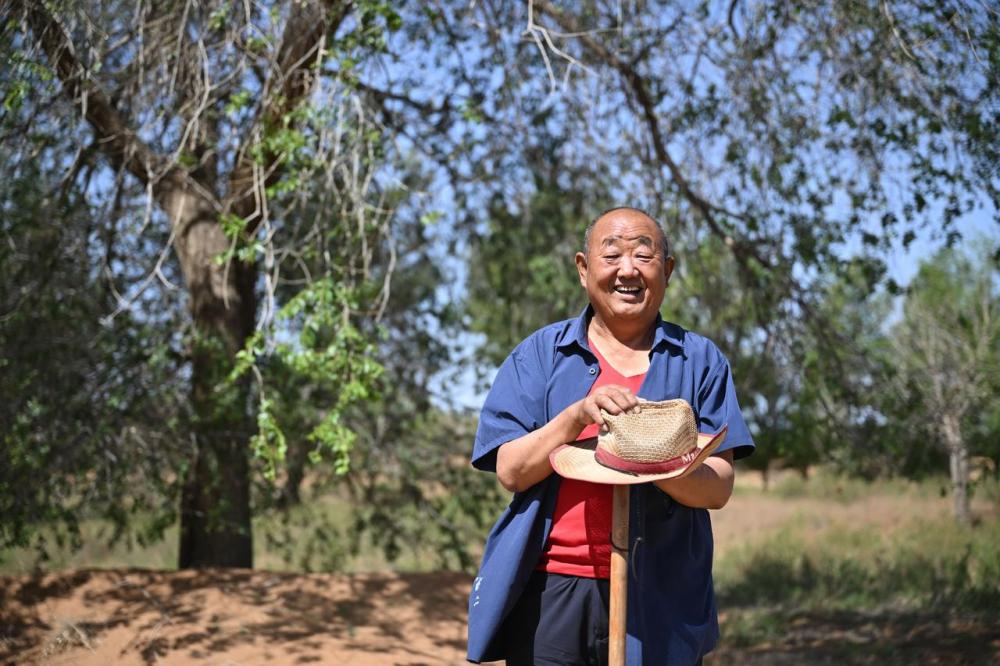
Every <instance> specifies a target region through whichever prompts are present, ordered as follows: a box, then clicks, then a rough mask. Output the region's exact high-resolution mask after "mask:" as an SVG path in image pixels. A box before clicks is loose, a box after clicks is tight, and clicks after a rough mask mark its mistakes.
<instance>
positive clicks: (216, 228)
mask: <svg viewBox="0 0 1000 666" xmlns="http://www.w3.org/2000/svg"><path fill="white" fill-rule="evenodd" d="M161 205H162V206H163V209H164V210H165V211H166V213H167V215H168V216H169V218H170V220H171V225H172V228H173V231H174V250H175V251H176V253H177V258H178V260H179V261H180V265H181V270H182V272H183V273H184V279H185V283H186V285H187V289H188V308H189V311H190V313H191V318H192V321H193V322H194V341H193V343H192V345H191V403H192V406H193V407H194V410H193V411H194V414H195V418H196V419H197V422H196V424H195V433H196V434H195V442H194V444H195V451H194V456H193V458H192V460H191V464H190V466H189V468H188V469H187V475H186V477H185V480H184V484H183V486H182V489H181V506H180V542H179V549H178V558H177V564H178V566H179V567H180V568H182V569H186V568H192V567H252V566H253V541H252V536H251V534H252V533H251V525H250V470H249V461H248V458H247V447H246V442H247V439H248V437H249V436H250V434H251V430H252V423H251V419H250V417H249V412H248V409H247V402H248V387H247V384H246V382H238V383H237V384H235V385H232V384H229V383H227V381H226V375H227V374H228V372H229V370H230V369H231V368H232V363H233V358H234V357H235V355H236V352H237V351H239V350H240V349H241V348H242V347H243V345H244V343H245V341H246V339H247V337H249V336H250V335H251V334H252V332H253V326H254V320H255V317H256V313H257V295H256V293H255V292H254V289H253V285H254V278H255V269H254V267H253V266H252V265H249V266H248V265H246V264H243V263H240V262H236V261H233V262H232V263H230V264H229V265H228V266H226V265H219V264H218V262H216V261H215V257H216V256H218V255H219V254H221V253H222V252H224V251H225V250H226V249H227V248H228V245H229V239H228V238H226V236H225V234H224V233H223V231H222V228H221V226H220V225H219V223H218V216H217V213H216V212H215V210H214V208H213V206H212V205H211V202H209V201H207V200H205V199H204V198H202V197H201V196H200V195H199V194H198V192H196V191H195V190H194V189H193V188H188V187H185V186H184V184H183V183H177V184H176V186H175V187H172V188H170V189H169V190H167V192H166V193H165V195H164V196H163V197H162V198H161Z"/></svg>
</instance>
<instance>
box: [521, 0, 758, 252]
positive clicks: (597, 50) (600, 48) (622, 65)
mask: <svg viewBox="0 0 1000 666" xmlns="http://www.w3.org/2000/svg"><path fill="white" fill-rule="evenodd" d="M534 6H535V9H536V10H537V11H540V12H541V13H544V14H546V15H548V16H549V17H551V18H552V20H554V21H555V22H556V23H557V24H559V26H560V27H562V29H563V30H565V31H566V32H567V33H570V34H573V35H575V36H576V38H577V39H579V40H580V43H581V44H583V46H584V47H585V48H586V49H587V50H588V51H590V52H591V53H592V54H593V55H594V56H595V57H597V58H598V59H599V60H601V61H602V62H604V63H605V64H607V65H608V66H610V67H611V68H613V69H614V70H616V71H617V72H618V73H619V75H621V77H622V78H623V79H624V81H625V82H626V84H627V85H628V89H629V90H630V91H631V92H632V95H633V96H634V97H635V99H636V101H637V102H638V103H639V106H640V108H641V111H642V117H643V120H644V122H645V124H646V127H647V128H648V129H649V135H650V139H651V141H652V144H653V151H654V153H655V155H656V159H657V161H658V162H659V163H660V164H662V165H663V166H665V167H666V168H667V171H669V173H670V177H671V179H672V180H673V181H674V184H675V185H676V186H677V188H678V190H679V191H680V192H681V194H682V196H683V197H684V198H685V199H687V200H688V202H689V203H691V205H693V206H694V208H695V209H696V210H697V211H698V212H699V213H701V216H702V218H703V219H704V220H705V223H706V224H708V226H709V229H711V231H712V233H714V234H715V235H716V236H718V237H720V238H721V239H723V241H724V242H725V243H726V245H727V246H728V247H730V248H731V249H732V250H733V253H734V254H735V255H737V257H738V258H740V259H741V260H742V261H745V259H746V255H749V256H752V257H753V258H754V259H755V260H756V261H757V262H758V263H759V264H760V265H761V266H763V267H765V268H768V269H770V268H773V266H772V265H771V262H770V261H769V260H767V259H765V258H764V256H763V255H762V254H761V253H760V251H759V249H758V248H757V247H756V246H755V245H754V244H752V243H750V242H748V241H746V240H743V239H737V238H734V237H733V235H732V234H731V233H730V232H729V231H728V230H727V229H725V228H724V227H723V223H722V222H721V221H720V220H719V219H718V218H717V216H716V215H717V214H718V215H723V216H725V217H730V218H734V219H738V220H744V219H745V218H744V217H743V216H741V215H739V214H738V213H734V212H732V211H729V210H726V209H725V208H723V207H721V206H718V205H716V204H713V203H711V202H710V201H708V200H707V199H706V198H705V197H704V196H702V195H701V194H700V193H698V192H697V191H695V189H694V187H693V186H692V185H691V183H690V182H689V181H688V180H687V178H686V177H685V176H684V174H683V172H682V171H681V169H680V167H679V166H678V165H677V163H676V162H674V160H673V158H672V157H671V156H670V152H669V151H668V150H667V145H666V141H665V138H664V136H663V131H662V129H661V127H660V121H659V118H658V117H657V114H656V102H655V101H654V100H653V97H652V95H651V94H650V91H649V86H648V85H647V81H646V79H645V78H644V77H642V76H641V75H640V74H639V73H638V72H637V71H636V69H635V67H634V66H633V64H632V63H630V62H627V61H625V60H622V59H621V58H619V57H618V56H617V55H616V54H615V53H613V52H611V51H610V50H608V48H607V47H606V46H605V45H604V44H603V43H601V42H600V41H598V40H596V39H594V37H593V35H592V34H591V33H589V32H587V31H585V30H583V29H582V27H581V26H579V25H578V24H577V23H576V21H575V20H574V19H573V18H572V17H571V16H569V15H567V14H566V13H564V12H563V11H562V10H561V9H559V8H558V7H555V6H554V5H553V4H552V3H550V2H548V0H534Z"/></svg>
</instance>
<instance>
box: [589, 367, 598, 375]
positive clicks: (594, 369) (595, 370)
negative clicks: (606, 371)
mask: <svg viewBox="0 0 1000 666" xmlns="http://www.w3.org/2000/svg"><path fill="white" fill-rule="evenodd" d="M588 372H589V373H590V374H592V375H596V374H597V369H596V368H591V369H590V370H588Z"/></svg>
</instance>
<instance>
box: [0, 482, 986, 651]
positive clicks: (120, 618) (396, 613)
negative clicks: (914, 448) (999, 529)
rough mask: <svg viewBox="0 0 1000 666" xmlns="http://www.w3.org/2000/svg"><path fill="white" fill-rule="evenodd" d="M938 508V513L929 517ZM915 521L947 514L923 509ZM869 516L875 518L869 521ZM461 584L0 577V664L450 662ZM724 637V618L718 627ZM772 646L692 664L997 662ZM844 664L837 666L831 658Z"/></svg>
mask: <svg viewBox="0 0 1000 666" xmlns="http://www.w3.org/2000/svg"><path fill="white" fill-rule="evenodd" d="M912 502H913V500H912V499H901V500H900V502H899V506H898V507H896V506H895V504H894V503H892V502H890V503H886V501H885V500H884V499H883V500H881V501H880V502H879V505H878V506H877V507H875V506H869V505H868V504H866V502H864V501H862V502H856V503H850V504H845V505H842V506H840V505H833V506H831V505H830V504H829V503H825V505H824V506H823V507H822V508H823V511H822V518H815V519H816V520H822V521H835V522H836V521H848V522H853V521H855V520H858V519H859V518H860V517H862V516H867V519H868V521H872V520H874V522H876V523H883V524H884V525H885V526H886V528H889V527H890V526H891V525H892V524H893V522H894V521H898V520H899V519H900V516H901V515H903V514H904V513H905V514H909V515H912V512H913V509H914V507H913V506H912ZM740 504H742V506H740V507H739V509H734V510H732V511H730V510H729V509H728V508H727V509H726V510H724V511H723V512H721V513H719V514H717V515H716V516H715V531H716V538H717V546H718V548H719V549H720V550H721V549H725V548H727V547H731V546H732V545H734V544H735V543H738V542H740V541H743V540H746V539H747V538H754V537H759V538H762V537H764V536H765V535H766V534H767V533H769V532H772V531H773V529H775V528H777V527H780V525H781V524H783V523H784V522H785V521H788V520H793V519H796V516H802V515H805V516H811V515H816V514H814V513H813V512H812V511H811V508H810V506H809V501H808V500H797V501H794V502H789V501H785V500H781V499H779V498H771V497H757V498H753V499H749V500H746V501H744V502H741V503H740ZM942 505H944V507H943V508H941V506H942ZM926 510H927V511H937V510H945V511H946V510H947V506H946V504H944V503H943V502H941V503H938V502H933V503H930V504H928V506H927V507H926ZM873 516H874V517H875V518H873ZM469 584H470V577H469V576H468V575H466V574H459V573H447V572H439V573H429V574H393V573H384V574H357V575H346V574H290V573H272V572H266V571H229V570H204V571H182V572H173V571H147V570H78V571H68V572H61V573H47V574H37V575H21V576H0V664H81V665H84V666H87V665H94V666H107V665H108V664H187V663H197V664H219V665H236V664H241V665H242V664H247V665H249V664H269V665H271V666H284V665H291V664H310V663H316V664H336V665H338V666H341V665H343V666H346V665H354V664H357V665H359V666H376V665H383V664H384V665H388V664H393V665H401V666H402V665H407V666H416V665H417V664H459V663H464V661H463V654H464V648H465V604H466V595H467V592H468V588H469ZM722 620H723V632H725V622H726V616H725V613H723V615H722ZM791 625H792V626H791V627H789V630H788V631H787V632H786V633H785V635H784V636H783V638H782V639H781V640H780V641H777V642H774V643H769V644H764V645H758V646H754V647H753V648H746V649H736V648H731V647H726V646H725V645H724V646H723V647H721V648H720V649H719V650H717V651H716V652H715V653H713V655H711V657H710V659H708V660H706V662H707V663H708V664H710V665H715V666H722V665H729V664H733V665H735V664H777V665H784V664H789V665H790V664H831V665H832V664H841V663H854V664H887V663H888V664H979V663H982V664H988V663H993V664H996V663H1000V627H998V626H996V625H995V624H992V625H991V624H989V623H982V622H980V623H976V622H975V621H972V622H970V621H968V620H961V621H959V620H956V619H954V618H948V617H926V616H923V617H914V616H906V615H894V616H864V615H858V614H854V615H839V616H838V615H832V616H831V615H827V616H809V615H806V614H803V615H802V616H800V617H795V618H793V620H792V622H791ZM845 655H846V656H845Z"/></svg>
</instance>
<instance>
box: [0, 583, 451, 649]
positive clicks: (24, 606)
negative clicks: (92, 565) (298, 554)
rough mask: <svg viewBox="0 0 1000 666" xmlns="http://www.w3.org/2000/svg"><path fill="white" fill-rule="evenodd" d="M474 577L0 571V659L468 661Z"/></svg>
mask: <svg viewBox="0 0 1000 666" xmlns="http://www.w3.org/2000/svg"><path fill="white" fill-rule="evenodd" d="M469 583H470V578H469V576H466V575H464V574H454V573H435V574H413V575H405V574H370V575H356V576H344V575H330V574H313V575H296V574H275V573H268V572H244V571H239V572H234V571H219V570H205V571H196V572H195V571H183V572H154V571H136V570H132V571H113V570H111V571H79V572H71V573H61V574H48V575H43V576H37V577H32V576H29V577H9V578H2V579H0V604H2V607H3V611H0V633H2V642H0V661H2V662H3V663H10V664H13V663H18V664H33V663H45V664H70V663H72V664H81V665H84V666H87V665H94V666H106V665H107V664H110V663H115V664H153V663H164V664H167V663H174V664H181V663H215V664H225V663H228V664H265V663H266V664H271V665H273V666H280V665H283V664H308V663H320V664H331V663H333V664H345V665H346V664H359V665H373V666H374V665H376V664H432V663H433V664H439V663H461V662H462V661H463V660H462V656H463V654H464V648H465V624H464V622H465V603H466V601H465V600H466V593H467V591H468V586H469Z"/></svg>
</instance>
